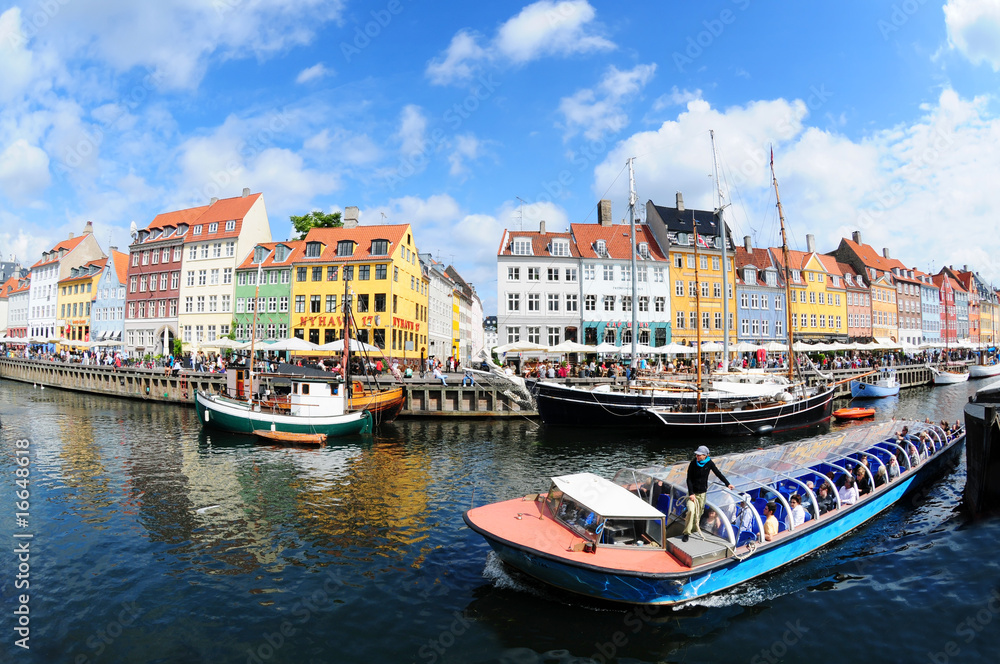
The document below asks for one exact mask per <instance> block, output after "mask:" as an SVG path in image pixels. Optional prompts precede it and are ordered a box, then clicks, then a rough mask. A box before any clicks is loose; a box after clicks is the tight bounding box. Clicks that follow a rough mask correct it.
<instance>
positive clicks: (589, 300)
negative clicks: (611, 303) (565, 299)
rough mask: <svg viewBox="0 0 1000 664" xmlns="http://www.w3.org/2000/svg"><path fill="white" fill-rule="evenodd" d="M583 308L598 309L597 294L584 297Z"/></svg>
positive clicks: (588, 309) (587, 309)
mask: <svg viewBox="0 0 1000 664" xmlns="http://www.w3.org/2000/svg"><path fill="white" fill-rule="evenodd" d="M583 308H584V310H585V311H597V296H596V295H587V296H586V297H584V298H583Z"/></svg>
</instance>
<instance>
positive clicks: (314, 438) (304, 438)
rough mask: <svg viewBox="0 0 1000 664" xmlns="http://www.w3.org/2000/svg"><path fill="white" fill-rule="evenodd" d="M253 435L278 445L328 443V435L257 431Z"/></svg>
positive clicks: (268, 430)
mask: <svg viewBox="0 0 1000 664" xmlns="http://www.w3.org/2000/svg"><path fill="white" fill-rule="evenodd" d="M253 435H255V436H257V437H258V438H260V439H261V440H264V441H267V442H269V443H274V444H276V445H322V444H323V443H325V442H326V434H324V433H291V432H289V431H271V430H270V429H256V430H255V431H254V432H253Z"/></svg>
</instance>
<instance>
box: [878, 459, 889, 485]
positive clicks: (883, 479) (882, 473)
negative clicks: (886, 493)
mask: <svg viewBox="0 0 1000 664" xmlns="http://www.w3.org/2000/svg"><path fill="white" fill-rule="evenodd" d="M888 482H889V476H888V474H887V473H886V469H885V464H880V465H879V467H878V470H877V471H875V488H876V489H877V488H879V487H880V486H882V485H883V484H887V483H888Z"/></svg>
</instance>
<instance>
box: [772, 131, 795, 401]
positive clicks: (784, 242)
mask: <svg viewBox="0 0 1000 664" xmlns="http://www.w3.org/2000/svg"><path fill="white" fill-rule="evenodd" d="M771 181H772V182H773V183H774V197H775V199H776V200H777V201H778V219H779V220H780V221H781V260H782V261H783V262H784V263H785V328H786V329H787V331H788V381H789V382H795V373H794V371H795V354H794V351H793V350H792V344H793V337H792V321H791V317H792V315H793V314H792V284H791V281H792V279H791V274H792V268H791V263H790V262H789V258H788V234H787V232H786V231H785V212H784V211H783V210H782V209H781V195H780V194H778V178H777V177H776V176H775V175H774V148H771Z"/></svg>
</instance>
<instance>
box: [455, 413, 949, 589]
mask: <svg viewBox="0 0 1000 664" xmlns="http://www.w3.org/2000/svg"><path fill="white" fill-rule="evenodd" d="M897 430H900V431H903V432H905V434H906V435H905V436H897V435H896V431H897ZM964 441H965V431H964V429H963V428H959V429H956V430H954V431H945V430H944V429H942V428H941V427H939V426H937V425H932V424H924V423H919V422H883V423H881V424H874V425H870V426H867V427H857V428H852V429H849V430H846V431H841V432H838V433H836V434H828V435H825V436H819V437H816V438H810V439H806V440H802V441H800V442H798V443H791V444H786V445H784V446H780V447H773V448H769V449H765V450H758V451H754V452H749V453H744V454H736V455H731V456H726V457H721V458H718V459H715V460H714V461H715V464H716V466H718V468H719V470H721V471H722V473H724V474H725V476H726V477H727V478H728V480H729V481H730V482H732V484H733V485H734V490H729V489H728V488H727V487H724V486H721V485H711V486H709V489H708V493H707V500H706V503H705V514H706V515H707V520H703V523H702V525H701V530H702V531H703V532H702V533H701V534H700V535H699V534H697V533H696V534H694V535H692V536H691V538H690V540H689V541H683V539H682V538H680V537H678V536H677V535H679V534H680V532H681V530H682V527H683V525H684V516H685V509H686V508H685V505H686V503H687V500H686V499H687V489H686V481H685V480H686V475H687V470H688V463H680V464H676V465H673V466H667V467H662V466H655V467H651V468H643V469H631V468H626V469H624V470H621V471H619V472H618V473H617V474H616V476H615V479H614V481H609V480H606V479H603V478H601V477H599V476H597V475H593V474H591V473H579V474H576V475H564V476H559V477H553V478H552V484H551V486H550V488H549V490H548V492H547V493H543V494H536V495H528V496H525V497H523V498H518V499H514V500H507V501H504V502H499V503H493V504H491V505H484V506H482V507H477V508H474V509H471V510H468V511H467V512H465V514H464V519H465V523H466V524H467V525H468V526H469V527H470V528H471V529H472V530H474V531H475V532H477V533H479V534H480V535H482V536H483V537H484V538H485V539H486V541H487V542H488V543H489V544H490V546H491V547H492V548H493V549H494V551H496V553H497V555H498V556H499V557H500V559H501V560H502V561H503V562H504V563H505V564H507V565H510V566H511V567H513V568H515V569H518V570H520V571H521V572H523V573H525V574H527V575H529V576H532V577H534V578H536V579H538V580H540V581H543V582H545V583H548V584H550V585H553V586H556V587H558V588H562V589H564V590H567V591H570V592H574V593H578V594H581V595H586V596H588V597H592V598H596V599H602V600H609V601H614V602H627V603H634V604H657V605H673V604H681V603H684V602H690V601H691V600H694V599H698V598H700V597H704V596H706V595H710V594H712V593H717V592H720V591H723V590H726V589H728V588H732V587H734V586H737V585H739V584H741V583H745V582H746V581H749V580H751V579H754V578H756V577H759V576H761V575H764V574H768V573H770V572H773V571H776V570H779V569H781V568H782V567H784V566H785V565H788V564H789V563H791V562H793V561H795V560H798V559H799V558H802V557H803V556H806V555H808V554H810V553H812V552H813V551H816V550H817V549H819V548H821V547H823V546H826V545H827V544H829V543H830V542H833V541H834V540H836V539H838V538H840V537H843V536H844V535H846V534H847V533H849V532H850V531H852V530H854V529H855V528H858V527H859V526H861V525H863V524H865V523H866V522H868V521H870V520H871V519H872V518H874V517H875V516H876V515H878V514H879V513H881V512H883V511H885V510H886V509H888V508H889V507H891V506H893V505H895V504H896V503H897V502H899V501H900V499H901V498H902V497H903V496H904V495H906V494H907V493H908V492H910V491H911V490H913V489H914V488H915V487H917V486H918V485H919V484H921V483H923V482H926V481H928V480H929V479H931V478H932V477H934V476H935V475H937V474H938V473H940V472H942V471H943V470H945V469H946V468H948V467H950V465H951V464H953V463H954V462H955V461H956V460H957V458H958V454H959V452H960V450H961V446H962V443H963V442H964ZM858 467H861V468H864V470H859V469H858ZM856 473H857V474H860V475H862V476H864V477H867V478H869V479H870V480H871V481H872V483H873V485H874V488H873V490H872V491H871V492H870V493H867V494H866V495H864V496H862V497H860V499H858V500H857V502H855V503H853V504H846V503H844V502H842V501H841V500H840V498H839V496H838V495H837V494H836V493H834V494H833V495H832V496H831V497H830V498H824V497H823V496H822V495H819V494H820V493H821V492H820V489H819V487H821V486H822V485H826V486H827V487H832V486H833V485H834V481H833V480H832V479H831V477H833V478H837V479H838V481H839V479H840V477H843V476H846V475H848V474H851V475H854V474H856ZM828 475H829V476H828ZM810 484H811V485H812V486H810ZM813 487H816V490H815V491H814V489H813ZM793 493H797V494H798V495H799V496H801V497H802V498H803V505H804V506H806V505H807V507H806V508H805V512H804V514H803V517H802V518H803V519H804V520H803V521H801V522H797V521H793V520H792V518H790V516H789V515H791V514H793V513H796V514H797V513H798V511H797V510H796V511H795V512H793V507H792V505H793V504H794V501H792V500H790V498H791V496H792V494H793ZM820 498H823V502H821V501H820ZM831 499H832V500H831ZM831 502H832V504H831ZM823 505H827V506H829V507H830V509H825V508H824V507H823ZM765 507H768V508H771V507H773V508H774V513H773V514H774V518H775V519H776V520H777V522H778V525H777V534H775V535H773V536H771V537H770V539H767V538H765V537H764V536H763V535H762V533H763V532H764V531H765V520H766V515H765ZM798 509H801V508H798ZM770 513H771V512H770V510H769V511H768V514H770Z"/></svg>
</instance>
